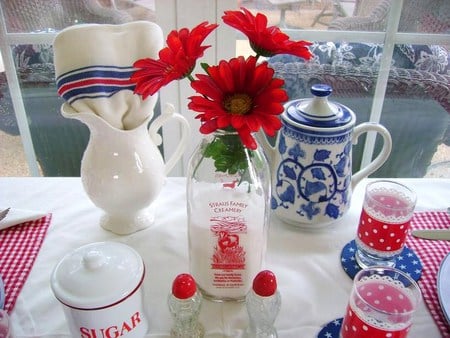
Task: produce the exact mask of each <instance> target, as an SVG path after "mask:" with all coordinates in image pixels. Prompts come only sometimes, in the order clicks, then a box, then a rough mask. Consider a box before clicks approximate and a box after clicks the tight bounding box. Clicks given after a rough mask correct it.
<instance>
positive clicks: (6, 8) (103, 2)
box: [0, 0, 155, 33]
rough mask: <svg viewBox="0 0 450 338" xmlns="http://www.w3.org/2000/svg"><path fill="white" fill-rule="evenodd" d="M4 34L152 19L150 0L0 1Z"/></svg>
mask: <svg viewBox="0 0 450 338" xmlns="http://www.w3.org/2000/svg"><path fill="white" fill-rule="evenodd" d="M0 3H1V6H2V9H3V14H4V16H5V23H6V29H7V31H8V33H28V32H49V31H50V32H51V31H58V30H61V29H63V28H65V27H68V26H71V25H75V24H79V23H109V24H120V23H125V22H130V21H134V20H148V21H154V19H155V12H154V7H155V6H154V0H141V1H125V0H116V1H111V0H96V1H83V0H13V1H11V0H1V2H0Z"/></svg>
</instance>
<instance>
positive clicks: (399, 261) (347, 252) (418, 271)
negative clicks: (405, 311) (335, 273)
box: [341, 240, 422, 281]
mask: <svg viewBox="0 0 450 338" xmlns="http://www.w3.org/2000/svg"><path fill="white" fill-rule="evenodd" d="M355 253H356V242H355V240H352V241H350V242H349V243H347V244H346V245H345V246H344V248H343V249H342V252H341V265H342V268H343V269H344V271H345V272H346V273H347V275H348V276H349V277H350V278H351V279H353V278H354V277H355V275H356V273H357V272H358V271H359V270H361V267H360V266H359V265H358V263H357V262H356V258H355ZM395 268H396V269H399V270H402V271H403V272H405V273H407V274H408V275H409V276H411V278H413V279H414V280H415V281H418V280H419V278H420V276H421V275H422V262H421V261H420V258H419V257H418V256H417V255H416V253H415V252H414V251H412V250H411V249H410V248H408V247H407V246H405V247H404V248H403V251H402V252H401V253H400V255H398V256H397V258H396V259H395Z"/></svg>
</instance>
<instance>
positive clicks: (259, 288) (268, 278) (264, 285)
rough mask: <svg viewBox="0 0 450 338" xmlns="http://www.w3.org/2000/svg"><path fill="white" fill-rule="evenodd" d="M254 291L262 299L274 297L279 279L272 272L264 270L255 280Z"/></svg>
mask: <svg viewBox="0 0 450 338" xmlns="http://www.w3.org/2000/svg"><path fill="white" fill-rule="evenodd" d="M253 291H254V292H255V293H256V294H257V295H258V296H262V297H269V296H272V295H273V294H274V293H275V292H276V291H277V278H276V277H275V274H274V273H273V272H272V271H270V270H263V271H261V272H260V273H258V274H257V275H256V277H255V278H254V279H253Z"/></svg>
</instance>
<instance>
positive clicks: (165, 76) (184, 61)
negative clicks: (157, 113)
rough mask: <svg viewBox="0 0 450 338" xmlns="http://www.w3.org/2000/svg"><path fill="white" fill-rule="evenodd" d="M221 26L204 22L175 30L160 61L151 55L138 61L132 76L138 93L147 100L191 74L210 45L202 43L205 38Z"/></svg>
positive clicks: (160, 53)
mask: <svg viewBox="0 0 450 338" xmlns="http://www.w3.org/2000/svg"><path fill="white" fill-rule="evenodd" d="M217 26H218V25H216V24H208V23H207V22H202V23H201V24H199V25H197V26H196V27H194V28H193V29H192V30H191V31H189V29H187V28H182V29H180V30H179V31H176V30H173V31H171V32H170V33H169V35H168V36H167V40H166V42H167V47H165V48H163V49H162V50H160V52H159V60H153V59H149V58H147V59H141V60H138V61H136V62H135V63H134V67H135V68H138V69H137V70H136V71H135V73H134V74H133V75H132V76H131V81H132V82H134V83H136V88H135V93H137V94H141V95H142V96H143V99H145V98H146V97H147V96H149V95H153V94H155V93H156V92H157V91H158V90H159V89H160V88H161V87H163V86H165V85H167V84H169V83H170V82H172V81H173V80H178V79H181V78H183V77H185V76H187V75H189V74H190V73H191V71H192V70H193V69H194V67H195V64H196V62H197V60H198V58H200V57H201V56H203V52H204V51H205V49H207V48H208V47H209V46H202V43H203V41H204V40H205V39H206V37H207V36H208V35H209V34H210V33H211V32H212V31H213V30H214V29H216V27H217Z"/></svg>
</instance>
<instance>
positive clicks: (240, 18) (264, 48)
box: [222, 8, 312, 60]
mask: <svg viewBox="0 0 450 338" xmlns="http://www.w3.org/2000/svg"><path fill="white" fill-rule="evenodd" d="M222 19H223V22H225V23H226V24H227V25H229V26H231V27H234V28H236V29H237V30H240V31H241V32H242V33H244V34H245V35H246V36H247V37H248V39H249V40H250V45H251V46H252V49H253V50H254V51H255V52H256V54H257V55H262V56H273V55H275V54H292V55H295V56H299V57H302V58H304V59H307V60H309V59H310V58H311V57H312V53H311V52H310V50H309V49H308V47H307V46H309V45H311V43H310V42H308V41H291V40H289V36H288V35H286V34H284V33H283V32H282V31H281V30H280V29H279V28H278V27H276V26H271V27H267V17H266V16H265V15H263V14H260V13H258V14H256V16H254V15H253V14H252V13H251V12H250V11H249V10H248V9H246V8H242V11H225V15H224V16H222Z"/></svg>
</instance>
